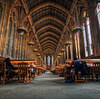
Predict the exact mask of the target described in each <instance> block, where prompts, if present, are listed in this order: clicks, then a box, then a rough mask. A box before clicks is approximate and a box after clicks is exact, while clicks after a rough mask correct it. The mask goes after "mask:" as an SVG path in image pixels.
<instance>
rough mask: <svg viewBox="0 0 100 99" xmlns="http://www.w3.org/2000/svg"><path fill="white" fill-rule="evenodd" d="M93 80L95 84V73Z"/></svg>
mask: <svg viewBox="0 0 100 99" xmlns="http://www.w3.org/2000/svg"><path fill="white" fill-rule="evenodd" d="M93 80H94V82H95V74H94V73H93Z"/></svg>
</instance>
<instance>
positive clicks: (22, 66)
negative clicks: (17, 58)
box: [17, 63, 29, 83]
mask: <svg viewBox="0 0 100 99" xmlns="http://www.w3.org/2000/svg"><path fill="white" fill-rule="evenodd" d="M28 81H29V71H28V63H18V80H17V83H18V82H26V83H28Z"/></svg>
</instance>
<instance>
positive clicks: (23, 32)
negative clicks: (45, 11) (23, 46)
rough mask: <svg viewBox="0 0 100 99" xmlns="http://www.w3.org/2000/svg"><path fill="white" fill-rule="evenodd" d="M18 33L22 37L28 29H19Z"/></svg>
mask: <svg viewBox="0 0 100 99" xmlns="http://www.w3.org/2000/svg"><path fill="white" fill-rule="evenodd" d="M17 31H18V33H20V34H21V35H23V34H26V33H27V29H26V28H25V27H22V26H20V27H18V29H17Z"/></svg>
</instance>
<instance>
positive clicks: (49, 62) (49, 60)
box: [48, 56, 50, 65]
mask: <svg viewBox="0 0 100 99" xmlns="http://www.w3.org/2000/svg"><path fill="white" fill-rule="evenodd" d="M48 65H50V56H48Z"/></svg>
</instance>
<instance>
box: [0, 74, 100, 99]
mask: <svg viewBox="0 0 100 99" xmlns="http://www.w3.org/2000/svg"><path fill="white" fill-rule="evenodd" d="M0 99H100V82H95V83H94V82H92V81H91V82H88V83H87V84H85V83H78V84H76V83H65V81H64V78H63V77H59V76H57V75H53V74H52V73H50V72H46V73H45V74H43V75H41V76H38V77H37V78H35V79H34V80H33V81H32V82H31V83H29V84H24V83H19V84H17V85H16V82H12V83H9V84H6V85H4V86H2V85H0Z"/></svg>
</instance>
